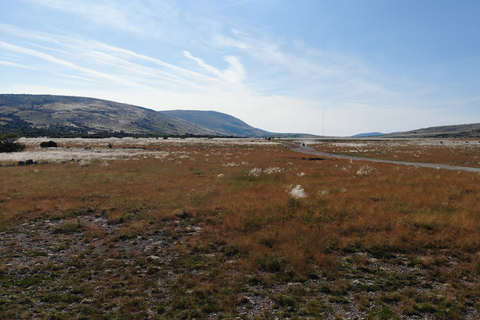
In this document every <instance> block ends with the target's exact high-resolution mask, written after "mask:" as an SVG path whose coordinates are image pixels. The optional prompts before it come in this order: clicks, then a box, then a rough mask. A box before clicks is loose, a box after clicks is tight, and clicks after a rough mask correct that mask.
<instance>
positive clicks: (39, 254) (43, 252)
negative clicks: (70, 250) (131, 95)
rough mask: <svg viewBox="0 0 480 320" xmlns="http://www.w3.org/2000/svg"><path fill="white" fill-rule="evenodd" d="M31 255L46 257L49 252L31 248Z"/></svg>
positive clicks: (29, 253)
mask: <svg viewBox="0 0 480 320" xmlns="http://www.w3.org/2000/svg"><path fill="white" fill-rule="evenodd" d="M28 255H29V256H30V257H46V256H48V252H46V251H42V250H31V251H29V252H28Z"/></svg>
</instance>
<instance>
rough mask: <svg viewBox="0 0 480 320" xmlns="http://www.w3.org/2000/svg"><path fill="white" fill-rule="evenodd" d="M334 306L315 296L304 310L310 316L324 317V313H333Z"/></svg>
mask: <svg viewBox="0 0 480 320" xmlns="http://www.w3.org/2000/svg"><path fill="white" fill-rule="evenodd" d="M332 311H333V308H332V307H331V306H329V305H327V304H326V303H325V302H324V301H322V300H320V298H315V299H312V300H310V301H308V302H307V303H306V306H305V308H304V309H303V312H304V313H306V314H307V315H309V316H312V317H315V319H323V317H322V313H331V312H332Z"/></svg>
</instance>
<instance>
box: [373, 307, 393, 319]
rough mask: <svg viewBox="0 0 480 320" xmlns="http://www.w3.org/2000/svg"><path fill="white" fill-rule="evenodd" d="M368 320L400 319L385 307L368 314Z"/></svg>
mask: <svg viewBox="0 0 480 320" xmlns="http://www.w3.org/2000/svg"><path fill="white" fill-rule="evenodd" d="M367 319H369V320H397V319H398V320H400V319H401V318H400V317H399V316H398V315H397V314H396V313H395V312H393V311H392V309H390V308H389V307H387V306H382V307H381V308H378V309H375V310H373V311H372V312H370V313H369V314H368V317H367Z"/></svg>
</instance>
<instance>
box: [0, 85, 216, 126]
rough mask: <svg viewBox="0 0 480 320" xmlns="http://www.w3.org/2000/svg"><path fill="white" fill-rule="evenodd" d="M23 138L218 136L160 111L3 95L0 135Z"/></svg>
mask: <svg viewBox="0 0 480 320" xmlns="http://www.w3.org/2000/svg"><path fill="white" fill-rule="evenodd" d="M10 131H15V132H18V133H19V134H24V135H42V134H45V135H92V134H101V135H109V134H111V135H118V134H120V135H215V132H214V131H213V130H210V129H208V128H204V127H202V126H199V125H197V124H194V123H190V122H188V121H185V120H183V119H180V118H176V117H172V116H169V115H166V114H163V113H161V112H158V111H154V110H151V109H148V108H144V107H139V106H135V105H130V104H125V103H119V102H114V101H110V100H103V99H96V98H88V97H76V96H58V95H27V94H0V132H2V133H5V132H10Z"/></svg>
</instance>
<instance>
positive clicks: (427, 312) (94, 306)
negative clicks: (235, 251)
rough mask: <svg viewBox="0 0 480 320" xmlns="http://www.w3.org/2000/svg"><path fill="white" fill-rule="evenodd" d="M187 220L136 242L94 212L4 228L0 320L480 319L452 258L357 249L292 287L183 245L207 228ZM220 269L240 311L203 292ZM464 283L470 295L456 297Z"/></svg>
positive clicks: (471, 281) (469, 284)
mask: <svg viewBox="0 0 480 320" xmlns="http://www.w3.org/2000/svg"><path fill="white" fill-rule="evenodd" d="M190 218H191V217H188V215H177V216H176V217H175V218H174V219H172V220H170V221H166V222H165V223H164V227H163V228H158V226H157V227H155V228H149V229H148V232H146V233H144V234H142V235H135V236H131V235H129V231H128V229H125V228H124V226H123V225H122V224H121V223H120V224H109V223H108V222H107V220H106V219H105V218H103V217H102V216H101V215H98V214H95V213H89V214H83V215H78V216H76V217H72V218H71V219H38V220H35V221H28V222H24V223H21V224H19V225H18V226H17V227H14V228H9V229H7V230H4V231H2V232H0V256H1V257H2V264H1V267H0V314H2V315H0V318H1V319H7V318H12V317H13V318H23V319H34V318H35V319H43V318H51V319H53V318H55V319H62V318H65V319H67V318H69V319H70V318H77V319H87V318H90V317H93V318H112V319H113V318H115V319H117V318H118V319H120V318H123V317H125V316H126V315H129V316H132V317H134V318H137V319H139V318H145V319H162V318H178V319H190V318H196V317H198V318H210V319H221V318H232V317H233V318H238V319H255V318H257V319H263V318H272V319H273V318H276V319H284V318H292V319H294V318H310V319H321V318H324V319H339V318H340V319H367V318H368V319H389V318H395V317H396V314H400V315H401V318H402V319H447V318H448V319H453V318H455V317H456V316H458V317H461V318H464V319H478V317H479V314H478V311H477V309H476V306H477V305H476V304H477V303H478V301H477V300H478V297H475V296H472V294H473V292H475V291H474V290H475V288H476V287H477V284H476V283H477V282H476V281H477V280H478V279H475V278H472V277H469V276H468V275H466V276H465V277H464V281H463V283H460V284H459V283H457V284H452V283H449V281H448V279H442V278H441V277H438V274H439V269H443V270H445V268H447V269H448V270H450V272H454V270H455V266H456V265H458V263H459V261H457V260H456V259H455V258H448V259H447V258H446V259H443V260H438V261H436V262H434V261H428V262H427V261H426V260H428V259H430V260H431V259H434V258H432V257H423V258H412V257H406V256H404V255H401V254H399V255H395V256H392V255H388V256H381V255H377V256H375V255H373V254H371V253H370V254H367V253H362V252H352V253H351V254H344V255H343V256H342V257H341V259H343V266H342V268H343V269H344V271H343V272H342V274H343V276H342V278H341V279H338V278H330V277H328V275H321V274H318V275H312V277H310V278H309V279H304V280H303V281H295V280H294V278H295V277H292V278H291V279H288V277H286V278H284V279H281V278H279V275H275V274H272V273H274V272H273V271H272V270H270V271H271V272H270V273H268V272H265V273H263V274H240V273H239V272H238V271H235V264H236V259H238V257H235V256H233V257H231V256H229V255H226V254H224V253H222V250H213V251H211V252H202V251H204V250H198V248H197V249H191V250H190V249H189V250H187V249H186V248H187V247H186V246H185V243H186V242H188V241H189V239H192V238H195V237H198V236H200V235H201V232H202V229H201V227H199V226H196V225H195V224H194V223H192V220H191V219H190ZM422 259H423V260H422ZM190 260H191V261H190ZM225 268H226V269H225ZM216 269H217V270H218V271H215V270H216ZM227 269H228V270H230V271H228V270H227ZM226 270H227V271H226ZM215 272H218V273H226V274H227V275H229V276H230V277H231V279H230V281H228V280H226V283H228V285H232V286H235V284H236V286H237V287H236V289H234V288H233V287H232V288H231V290H232V291H235V292H232V297H233V299H236V303H235V304H236V305H237V307H236V309H235V310H234V311H232V310H227V311H226V310H225V309H224V308H221V307H219V306H216V305H215V301H214V300H215V294H217V293H218V290H217V288H208V286H205V282H209V281H210V280H209V279H211V278H212V277H216V276H218V274H215ZM282 276H283V277H285V274H283V275H282ZM192 279H196V280H195V281H197V282H196V283H195V281H194V280H192ZM459 287H462V288H463V289H464V290H463V291H464V292H470V295H469V294H462V295H458V294H456V293H455V292H456V290H455V289H456V288H457V289H458V288H459ZM206 288H208V290H207V289H206ZM469 288H470V289H469ZM202 290H203V291H202ZM209 290H210V291H209ZM457 291H458V290H457ZM209 292H216V293H215V294H213V293H212V297H210V296H208V294H209ZM459 299H467V300H469V301H465V300H464V301H459ZM202 308H203V309H202Z"/></svg>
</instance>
